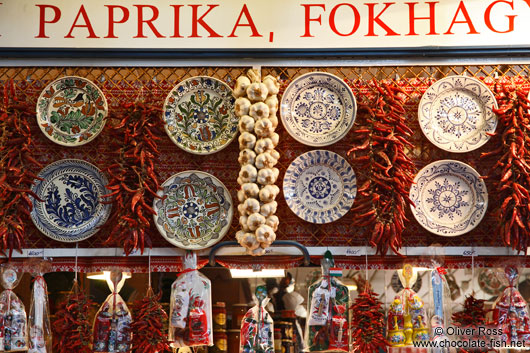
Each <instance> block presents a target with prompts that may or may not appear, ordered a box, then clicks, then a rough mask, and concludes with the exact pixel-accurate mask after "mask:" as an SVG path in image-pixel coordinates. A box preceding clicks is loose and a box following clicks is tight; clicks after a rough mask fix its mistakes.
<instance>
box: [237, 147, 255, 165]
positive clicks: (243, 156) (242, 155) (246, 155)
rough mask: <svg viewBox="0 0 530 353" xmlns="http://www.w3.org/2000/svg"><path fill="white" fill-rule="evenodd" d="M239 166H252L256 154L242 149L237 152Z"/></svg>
mask: <svg viewBox="0 0 530 353" xmlns="http://www.w3.org/2000/svg"><path fill="white" fill-rule="evenodd" d="M237 161H238V162H239V164H241V165H245V164H254V163H255V161H256V152H254V151H253V150H251V149H248V148H246V149H244V150H242V151H241V152H239V157H238V159H237Z"/></svg>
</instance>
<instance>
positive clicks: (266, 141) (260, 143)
mask: <svg viewBox="0 0 530 353" xmlns="http://www.w3.org/2000/svg"><path fill="white" fill-rule="evenodd" d="M273 148H274V144H273V143H272V140H271V139H270V138H268V137H266V138H261V139H259V140H257V141H256V143H255V145H254V151H256V153H258V154H259V153H263V152H267V151H269V150H272V149H273Z"/></svg>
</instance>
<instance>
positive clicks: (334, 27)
mask: <svg viewBox="0 0 530 353" xmlns="http://www.w3.org/2000/svg"><path fill="white" fill-rule="evenodd" d="M341 6H348V7H349V8H351V9H352V11H353V16H354V18H355V19H354V22H353V28H352V30H351V32H350V33H341V32H339V30H338V29H337V25H336V24H335V15H336V14H337V10H338V9H339V7H341ZM360 24H361V15H360V14H359V11H357V8H356V7H355V6H353V5H352V4H347V3H342V4H338V5H336V6H335V7H334V8H333V9H332V10H331V12H330V14H329V27H330V28H331V30H332V31H333V32H335V33H336V34H338V35H339V36H343V37H347V36H351V35H352V34H354V33H355V32H356V31H357V29H358V28H359V25H360Z"/></svg>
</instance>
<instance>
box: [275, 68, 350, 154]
mask: <svg viewBox="0 0 530 353" xmlns="http://www.w3.org/2000/svg"><path fill="white" fill-rule="evenodd" d="M280 113H281V118H282V123H283V126H284V127H285V129H286V130H287V132H288V133H289V134H290V135H291V136H292V137H293V138H294V139H295V140H297V141H299V142H301V143H303V144H306V145H308V146H315V147H321V146H328V145H331V144H333V143H335V142H337V141H339V140H340V139H342V138H343V137H344V136H345V135H346V134H347V133H348V131H350V129H351V127H352V126H353V122H354V121H355V115H356V113H357V103H356V102H355V97H354V95H353V92H352V90H351V89H350V87H348V85H347V84H346V83H345V82H344V81H343V80H341V79H340V78H338V77H337V76H334V75H331V74H328V73H325V72H312V73H308V74H305V75H302V76H300V77H298V78H296V79H295V80H294V81H293V82H291V84H290V85H289V86H288V87H287V89H286V90H285V93H284V94H283V96H282V102H281V110H280Z"/></svg>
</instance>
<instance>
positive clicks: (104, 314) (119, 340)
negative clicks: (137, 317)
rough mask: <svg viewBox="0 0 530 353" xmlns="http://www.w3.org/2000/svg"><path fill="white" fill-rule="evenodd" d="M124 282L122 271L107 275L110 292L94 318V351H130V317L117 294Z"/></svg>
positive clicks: (110, 352)
mask: <svg viewBox="0 0 530 353" xmlns="http://www.w3.org/2000/svg"><path fill="white" fill-rule="evenodd" d="M124 283H125V276H123V273H122V272H118V271H112V272H111V273H110V276H109V277H107V284H108V286H109V289H110V291H111V294H110V295H109V296H108V297H107V299H106V300H105V301H104V302H103V304H102V305H101V308H100V309H99V311H98V312H97V314H96V317H95V319H94V330H93V336H94V337H93V351H94V352H105V353H107V352H108V353H112V352H130V351H131V341H132V331H131V328H130V325H131V322H132V317H131V313H130V312H129V309H128V308H127V304H125V301H124V300H123V298H122V297H121V296H120V295H119V294H118V293H119V292H120V290H121V288H122V287H123V284H124Z"/></svg>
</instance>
